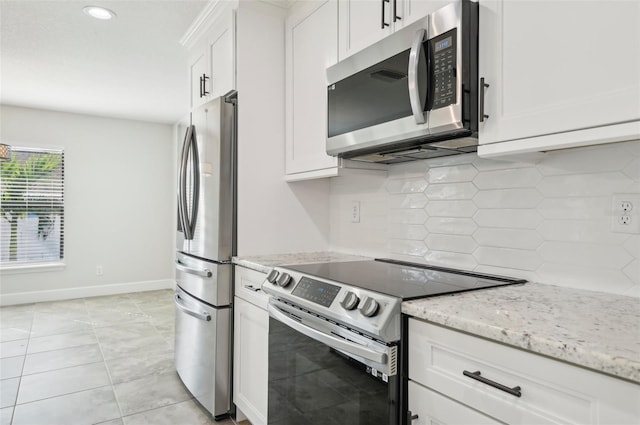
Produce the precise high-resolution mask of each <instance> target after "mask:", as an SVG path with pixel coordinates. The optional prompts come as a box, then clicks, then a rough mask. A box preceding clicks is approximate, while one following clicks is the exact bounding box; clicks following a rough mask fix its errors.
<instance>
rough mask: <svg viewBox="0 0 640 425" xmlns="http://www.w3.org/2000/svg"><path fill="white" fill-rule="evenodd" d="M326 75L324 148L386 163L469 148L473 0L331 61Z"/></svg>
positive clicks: (473, 104) (473, 130)
mask: <svg viewBox="0 0 640 425" xmlns="http://www.w3.org/2000/svg"><path fill="white" fill-rule="evenodd" d="M383 4H384V2H383ZM327 80H328V84H329V85H328V88H327V99H328V128H327V153H328V154H330V155H334V156H339V157H342V158H350V159H356V160H361V161H369V162H380V163H388V164H391V163H397V162H404V161H412V160H417V159H425V158H433V157H438V156H446V155H453V154H459V153H467V152H473V151H476V150H477V144H478V139H477V133H478V119H479V115H480V120H482V119H483V116H484V114H483V113H482V112H481V113H480V114H478V104H479V100H478V93H479V91H478V4H477V3H474V2H471V1H469V0H455V1H454V2H453V3H451V4H449V5H447V6H446V7H443V8H441V9H439V10H437V11H435V12H434V13H432V14H431V15H429V16H428V17H426V18H424V19H422V20H420V21H418V22H415V23H413V24H411V25H408V26H407V27H404V28H402V29H401V30H398V31H396V32H395V33H394V34H392V35H390V36H389V37H386V38H384V39H383V40H381V41H379V42H378V43H376V44H374V45H373V46H370V47H368V48H366V49H364V50H362V51H360V52H358V53H356V54H354V55H353V56H350V57H348V58H346V59H345V60H343V61H340V62H338V63H337V64H336V65H334V66H331V67H330V68H328V69H327ZM481 104H482V101H480V105H481Z"/></svg>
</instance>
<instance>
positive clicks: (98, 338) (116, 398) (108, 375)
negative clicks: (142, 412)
mask: <svg viewBox="0 0 640 425" xmlns="http://www.w3.org/2000/svg"><path fill="white" fill-rule="evenodd" d="M84 300H85V304H86V299H84ZM91 331H92V332H93V335H94V336H95V337H96V341H97V343H98V349H99V350H100V355H101V356H102V363H103V364H104V368H105V369H106V370H107V377H108V378H109V384H110V387H111V392H112V393H113V398H114V400H115V401H116V406H118V413H119V414H120V418H119V419H122V418H123V416H122V407H120V400H118V393H116V390H115V386H114V384H113V377H112V376H111V370H110V369H109V364H108V363H107V359H106V358H105V357H104V351H102V343H101V342H100V337H99V336H98V333H97V332H96V327H95V325H93V323H92V324H91ZM122 422H123V423H124V420H122Z"/></svg>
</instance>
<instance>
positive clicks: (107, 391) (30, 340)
mask: <svg viewBox="0 0 640 425" xmlns="http://www.w3.org/2000/svg"><path fill="white" fill-rule="evenodd" d="M172 294H173V291H171V290H162V291H150V292H140V293H131V294H123V295H113V296H106V297H95V298H84V299H75V300H68V301H58V302H46V303H37V304H28V305H20V306H8V307H2V308H0V425H76V424H77V425H85V424H86V425H89V424H101V425H146V424H148V425H164V424H167V425H205V424H206V425H211V424H214V423H215V424H217V425H233V424H234V422H233V421H231V420H225V421H220V422H214V421H213V420H212V419H211V417H210V416H209V415H208V413H207V412H206V411H205V410H204V409H202V408H201V407H200V405H199V404H198V403H197V402H196V401H195V400H194V399H193V397H192V396H191V394H190V393H189V392H188V391H187V389H186V388H185V387H184V385H183V384H182V382H181V381H180V378H179V377H178V375H177V374H176V372H175V368H174V363H173V339H174V319H175V315H174V307H173V297H172Z"/></svg>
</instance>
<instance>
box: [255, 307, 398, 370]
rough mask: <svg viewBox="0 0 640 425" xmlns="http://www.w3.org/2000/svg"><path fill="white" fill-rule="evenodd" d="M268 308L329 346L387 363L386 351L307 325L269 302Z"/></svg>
mask: <svg viewBox="0 0 640 425" xmlns="http://www.w3.org/2000/svg"><path fill="white" fill-rule="evenodd" d="M267 308H268V310H269V315H270V316H271V317H273V318H274V319H276V320H278V321H280V322H282V323H284V324H285V325H287V326H289V327H290V328H292V329H295V330H296V331H298V332H300V333H301V334H303V335H306V336H308V337H309V338H312V339H315V340H316V341H318V342H321V343H323V344H326V345H328V346H329V347H332V348H335V349H336V350H341V351H346V352H347V353H350V354H353V355H355V356H360V357H362V358H365V359H367V360H370V361H372V362H376V363H380V364H386V363H387V354H386V353H380V352H378V351H374V350H371V349H369V348H367V347H363V346H361V345H359V344H356V343H353V342H349V341H347V340H344V339H341V338H338V337H335V336H332V335H327V334H326V333H324V332H321V331H319V330H316V329H314V328H311V327H309V326H306V325H304V324H302V323H300V322H298V321H297V320H294V319H292V318H290V317H289V316H287V315H286V314H284V313H283V312H282V311H281V310H280V309H279V308H278V307H276V306H274V305H272V304H269V305H268V306H267Z"/></svg>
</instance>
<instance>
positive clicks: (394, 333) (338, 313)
mask: <svg viewBox="0 0 640 425" xmlns="http://www.w3.org/2000/svg"><path fill="white" fill-rule="evenodd" d="M262 290H263V291H264V292H266V293H267V294H269V295H270V296H272V297H274V298H276V299H279V300H281V301H286V302H290V303H294V304H296V305H298V306H300V307H302V308H303V309H304V310H305V311H308V312H309V313H311V314H313V315H318V316H322V317H325V318H327V319H329V320H332V321H336V322H337V323H338V324H340V323H342V324H344V325H346V326H349V327H353V328H356V329H361V330H363V331H364V332H365V333H367V334H369V335H371V336H373V337H375V338H380V339H382V340H385V341H397V340H399V338H400V304H401V302H402V301H401V300H400V299H399V298H396V297H392V296H389V295H386V294H381V293H377V292H373V291H370V290H366V289H363V288H358V287H354V286H351V285H347V284H344V283H341V282H335V281H330V280H327V279H323V278H319V277H316V276H307V275H305V274H303V273H299V272H297V271H295V270H289V269H284V268H280V267H276V268H274V269H273V270H272V271H271V272H270V273H269V274H268V275H267V278H266V280H265V282H264V283H263V284H262Z"/></svg>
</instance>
